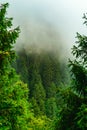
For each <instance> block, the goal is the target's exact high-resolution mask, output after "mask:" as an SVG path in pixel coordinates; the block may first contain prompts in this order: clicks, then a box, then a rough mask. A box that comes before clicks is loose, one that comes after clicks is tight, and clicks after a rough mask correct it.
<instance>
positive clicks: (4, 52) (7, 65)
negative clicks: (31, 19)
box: [0, 3, 29, 130]
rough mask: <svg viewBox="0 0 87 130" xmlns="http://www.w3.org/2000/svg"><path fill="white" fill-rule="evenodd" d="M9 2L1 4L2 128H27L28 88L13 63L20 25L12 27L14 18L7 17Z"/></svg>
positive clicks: (0, 115) (0, 72)
mask: <svg viewBox="0 0 87 130" xmlns="http://www.w3.org/2000/svg"><path fill="white" fill-rule="evenodd" d="M7 7H8V3H6V4H2V5H0V130H20V129H21V130H27V129H28V120H29V103H28V101H27V100H28V88H27V85H26V84H24V83H23V82H22V81H21V80H20V79H19V76H18V75H17V74H16V72H15V70H14V69H13V68H12V67H11V63H12V61H13V59H14V57H15V52H14V50H13V45H14V43H15V42H16V39H17V37H18V36H19V32H20V30H19V27H17V28H15V29H11V27H12V18H7V17H6V9H7Z"/></svg>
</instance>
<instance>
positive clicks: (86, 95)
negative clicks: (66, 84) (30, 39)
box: [57, 15, 87, 130]
mask: <svg viewBox="0 0 87 130" xmlns="http://www.w3.org/2000/svg"><path fill="white" fill-rule="evenodd" d="M83 18H84V19H85V22H84V23H85V24H86V26H87V17H86V15H84V17H83ZM77 39H78V40H77V41H76V45H74V46H73V48H72V54H73V55H74V56H75V60H72V61H71V60H70V62H69V67H70V69H71V77H72V84H71V87H70V88H68V89H67V90H68V91H66V90H65V93H66V96H65V97H64V98H65V99H64V100H65V102H66V104H65V107H63V108H62V110H61V112H60V116H59V117H60V118H59V121H58V125H57V130H58V129H59V130H63V129H65V130H86V129H87V36H85V35H80V34H79V33H77ZM63 96H64V94H63Z"/></svg>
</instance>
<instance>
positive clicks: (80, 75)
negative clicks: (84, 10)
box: [0, 3, 87, 130]
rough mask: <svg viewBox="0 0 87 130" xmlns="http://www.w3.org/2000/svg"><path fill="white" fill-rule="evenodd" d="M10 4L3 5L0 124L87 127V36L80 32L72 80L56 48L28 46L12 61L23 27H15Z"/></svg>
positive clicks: (41, 129)
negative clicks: (35, 49)
mask: <svg viewBox="0 0 87 130" xmlns="http://www.w3.org/2000/svg"><path fill="white" fill-rule="evenodd" d="M7 7H8V3H6V4H1V6H0V130H86V129H87V36H85V35H80V34H79V33H77V39H78V40H77V41H76V45H74V46H73V48H72V54H73V56H75V60H69V68H70V73H71V79H69V80H70V81H71V83H70V81H69V80H68V78H69V75H68V69H67V67H65V66H66V65H65V63H63V62H60V60H59V57H57V56H56V55H55V53H54V52H50V51H42V52H33V51H32V52H28V51H26V50H25V49H24V48H23V49H22V50H20V51H19V52H18V53H17V54H18V56H17V58H16V61H15V62H13V61H14V59H15V51H14V49H13V47H14V44H15V42H16V39H17V38H18V37H19V33H20V29H19V27H17V28H15V29H12V18H8V17H7V15H6V9H7ZM83 18H84V19H85V22H84V24H86V25H87V17H86V15H84V17H83ZM12 66H14V67H12ZM14 68H15V69H16V71H17V73H18V74H19V75H20V76H18V75H17V74H16V71H15V69H14ZM21 80H22V81H23V82H22V81H21ZM66 81H67V82H68V81H69V82H68V85H67V82H66Z"/></svg>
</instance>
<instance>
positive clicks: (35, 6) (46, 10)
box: [1, 0, 87, 51]
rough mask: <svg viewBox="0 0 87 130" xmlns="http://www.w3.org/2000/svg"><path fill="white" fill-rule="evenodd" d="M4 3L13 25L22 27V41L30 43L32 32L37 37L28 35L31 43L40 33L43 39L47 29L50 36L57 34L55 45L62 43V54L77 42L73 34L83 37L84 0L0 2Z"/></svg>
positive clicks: (84, 29)
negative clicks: (79, 34) (7, 7)
mask: <svg viewBox="0 0 87 130" xmlns="http://www.w3.org/2000/svg"><path fill="white" fill-rule="evenodd" d="M3 2H9V4H10V6H9V9H8V14H9V16H12V17H13V18H14V24H16V25H20V27H21V30H22V35H21V36H20V39H21V40H24V39H25V40H26V39H27V38H28V40H29V36H30V35H31V33H32V35H33V34H34V35H36V37H32V36H31V37H30V40H32V39H35V40H36V39H38V38H37V37H39V36H38V35H39V34H40V33H41V35H42V36H41V37H43V38H42V40H43V39H45V37H46V34H47V31H48V30H49V31H51V35H52V31H53V33H54V34H56V32H57V33H58V38H59V39H61V40H59V41H58V42H57V41H56V44H59V42H60V41H61V42H60V43H62V45H63V46H64V48H65V51H67V50H68V51H71V50H70V48H71V47H72V44H73V43H74V42H75V40H76V39H75V36H76V32H79V33H81V34H84V33H85V34H86V27H85V26H84V25H83V22H84V20H83V19H82V16H83V13H86V12H87V0H1V3H3ZM44 28H45V29H44ZM46 28H47V29H46ZM29 29H30V30H29ZM35 31H36V33H35ZM40 31H43V32H45V31H46V33H42V32H40ZM37 34H38V35H37ZM23 35H25V36H23ZM28 35H29V36H28ZM43 35H44V36H43ZM56 37H57V35H56ZM46 38H47V37H46ZM54 39H56V38H55V37H54V36H53V41H54V42H55V40H54ZM40 40H41V39H40ZM26 41H27V40H26ZM47 41H48V40H47ZM51 41H52V39H51ZM51 41H49V42H51ZM53 41H52V42H53ZM39 42H40V41H39ZM44 42H46V40H45V41H44ZM44 42H43V43H44ZM44 44H45V43H44ZM51 45H52V44H51Z"/></svg>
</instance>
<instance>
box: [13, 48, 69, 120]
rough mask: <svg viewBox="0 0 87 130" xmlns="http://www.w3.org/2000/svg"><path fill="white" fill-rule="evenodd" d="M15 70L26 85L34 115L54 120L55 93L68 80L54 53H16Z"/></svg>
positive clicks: (64, 66) (56, 100) (56, 101)
mask: <svg viewBox="0 0 87 130" xmlns="http://www.w3.org/2000/svg"><path fill="white" fill-rule="evenodd" d="M15 66H16V70H17V73H18V74H20V76H21V79H22V80H23V81H24V82H26V83H27V84H28V88H29V99H30V101H31V103H32V107H33V110H34V113H35V115H44V114H45V115H46V116H47V117H49V118H54V117H55V116H56V114H57V108H58V99H57V93H58V89H59V87H60V86H61V84H65V83H66V81H68V79H69V75H68V69H67V67H66V65H65V63H61V62H60V60H59V59H58V56H56V55H55V53H54V52H52V51H51V52H50V51H42V52H40V53H37V52H36V53H35V52H32V53H29V52H26V51H25V50H24V49H23V50H20V52H18V56H17V60H16V65H15Z"/></svg>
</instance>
